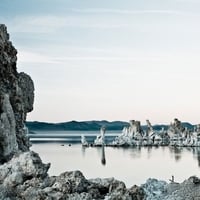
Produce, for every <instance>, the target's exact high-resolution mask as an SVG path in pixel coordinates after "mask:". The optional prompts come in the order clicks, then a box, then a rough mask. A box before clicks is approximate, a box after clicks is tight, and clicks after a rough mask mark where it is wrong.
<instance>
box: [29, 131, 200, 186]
mask: <svg viewBox="0 0 200 200" xmlns="http://www.w3.org/2000/svg"><path fill="white" fill-rule="evenodd" d="M98 133H99V132H90V133H87V132H76V133H75V132H67V133H66V132H53V131H52V132H50V133H49V132H37V133H36V134H35V137H34V139H33V138H31V140H32V142H33V144H32V147H31V149H32V150H34V151H36V152H38V153H39V154H40V157H41V158H42V160H43V162H44V163H48V162H50V163H51V167H50V170H49V174H50V175H59V174H60V173H62V172H64V171H73V170H80V171H81V172H83V174H84V176H85V177H86V178H97V177H100V178H108V177H115V178H116V179H118V180H121V181H123V182H125V184H126V186H127V187H131V186H132V185H134V184H137V185H140V184H142V183H144V182H145V181H146V180H147V179H148V178H150V177H152V178H157V179H161V180H165V181H167V182H169V179H171V176H172V175H173V176H174V177H175V181H177V182H182V181H183V180H184V179H186V178H188V177H190V176H192V175H197V176H200V148H191V147H141V148H139V147H134V148H133V147H132V148H122V147H118V148H114V147H105V148H104V149H102V147H82V145H81V144H80V136H81V134H85V135H87V134H91V136H88V138H89V139H90V140H92V139H91V138H95V135H97V134H98ZM37 134H38V136H39V137H36V135H37ZM44 134H46V135H45V137H44V136H43V135H44ZM59 134H60V137H56V135H57V136H59ZM114 134H115V133H114V132H109V133H107V135H108V138H107V139H108V140H109V139H110V138H112V137H114ZM116 134H117V133H116ZM61 136H62V137H61ZM69 141H70V142H69ZM73 141H74V142H73ZM102 156H104V159H105V160H104V159H103V158H102Z"/></svg>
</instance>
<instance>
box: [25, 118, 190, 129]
mask: <svg viewBox="0 0 200 200" xmlns="http://www.w3.org/2000/svg"><path fill="white" fill-rule="evenodd" d="M182 124H183V126H184V127H187V128H188V129H193V128H194V125H192V124H190V123H188V122H182ZM128 125H129V123H128V122H124V121H112V122H109V121H106V120H101V121H98V120H91V121H69V122H61V123H48V122H39V121H27V122H26V126H27V127H28V128H29V130H30V131H97V130H100V128H101V127H102V126H105V127H106V130H122V129H123V127H124V126H128ZM168 126H169V125H167V124H155V125H153V128H154V130H161V129H162V128H164V129H165V130H167V128H168ZM146 128H147V126H146V125H142V129H143V130H146Z"/></svg>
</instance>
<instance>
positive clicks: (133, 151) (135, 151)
mask: <svg viewBox="0 0 200 200" xmlns="http://www.w3.org/2000/svg"><path fill="white" fill-rule="evenodd" d="M87 148H88V147H84V146H82V156H83V157H85V156H87V150H86V149H87ZM89 148H91V147H89ZM92 148H95V149H96V150H97V154H98V157H99V158H100V159H101V164H102V165H106V152H105V146H102V147H92ZM106 148H110V147H106ZM112 149H113V150H114V149H116V150H117V151H121V152H123V154H124V155H127V154H128V155H129V156H130V157H131V158H133V159H140V158H142V157H143V156H144V155H146V157H147V159H151V158H152V157H153V156H154V154H155V150H156V149H158V150H162V152H163V156H164V154H166V153H167V152H169V154H170V157H171V158H174V160H175V161H176V162H180V161H181V159H182V156H184V155H185V154H184V153H185V152H190V153H191V154H193V158H194V159H195V160H197V162H198V167H199V168H200V147H175V146H170V147H151V146H149V147H139V146H137V147H132V148H131V147H125V148H120V147H116V148H112ZM144 152H146V153H144Z"/></svg>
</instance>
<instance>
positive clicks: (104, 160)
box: [101, 145, 106, 165]
mask: <svg viewBox="0 0 200 200" xmlns="http://www.w3.org/2000/svg"><path fill="white" fill-rule="evenodd" d="M101 150H102V152H101V163H102V164H103V165H105V164H106V156H105V149H104V145H102V147H101Z"/></svg>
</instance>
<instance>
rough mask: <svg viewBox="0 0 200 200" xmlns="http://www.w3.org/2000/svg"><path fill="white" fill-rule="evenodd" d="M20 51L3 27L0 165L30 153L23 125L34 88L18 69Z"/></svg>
mask: <svg viewBox="0 0 200 200" xmlns="http://www.w3.org/2000/svg"><path fill="white" fill-rule="evenodd" d="M16 61H17V50H16V49H15V48H14V47H13V45H12V43H11V42H10V41H9V34H8V33H7V29H6V26H5V25H0V138H1V140H0V162H1V163H3V162H5V161H6V160H9V159H10V158H11V157H12V155H14V154H15V153H16V152H17V151H27V150H28V149H29V140H28V138H27V134H26V129H25V128H24V127H25V126H24V122H25V120H26V114H27V112H30V111H31V110H32V109H33V100H34V85H33V81H32V80H31V78H30V77H29V76H28V75H27V74H25V73H18V72H17V69H16Z"/></svg>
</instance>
